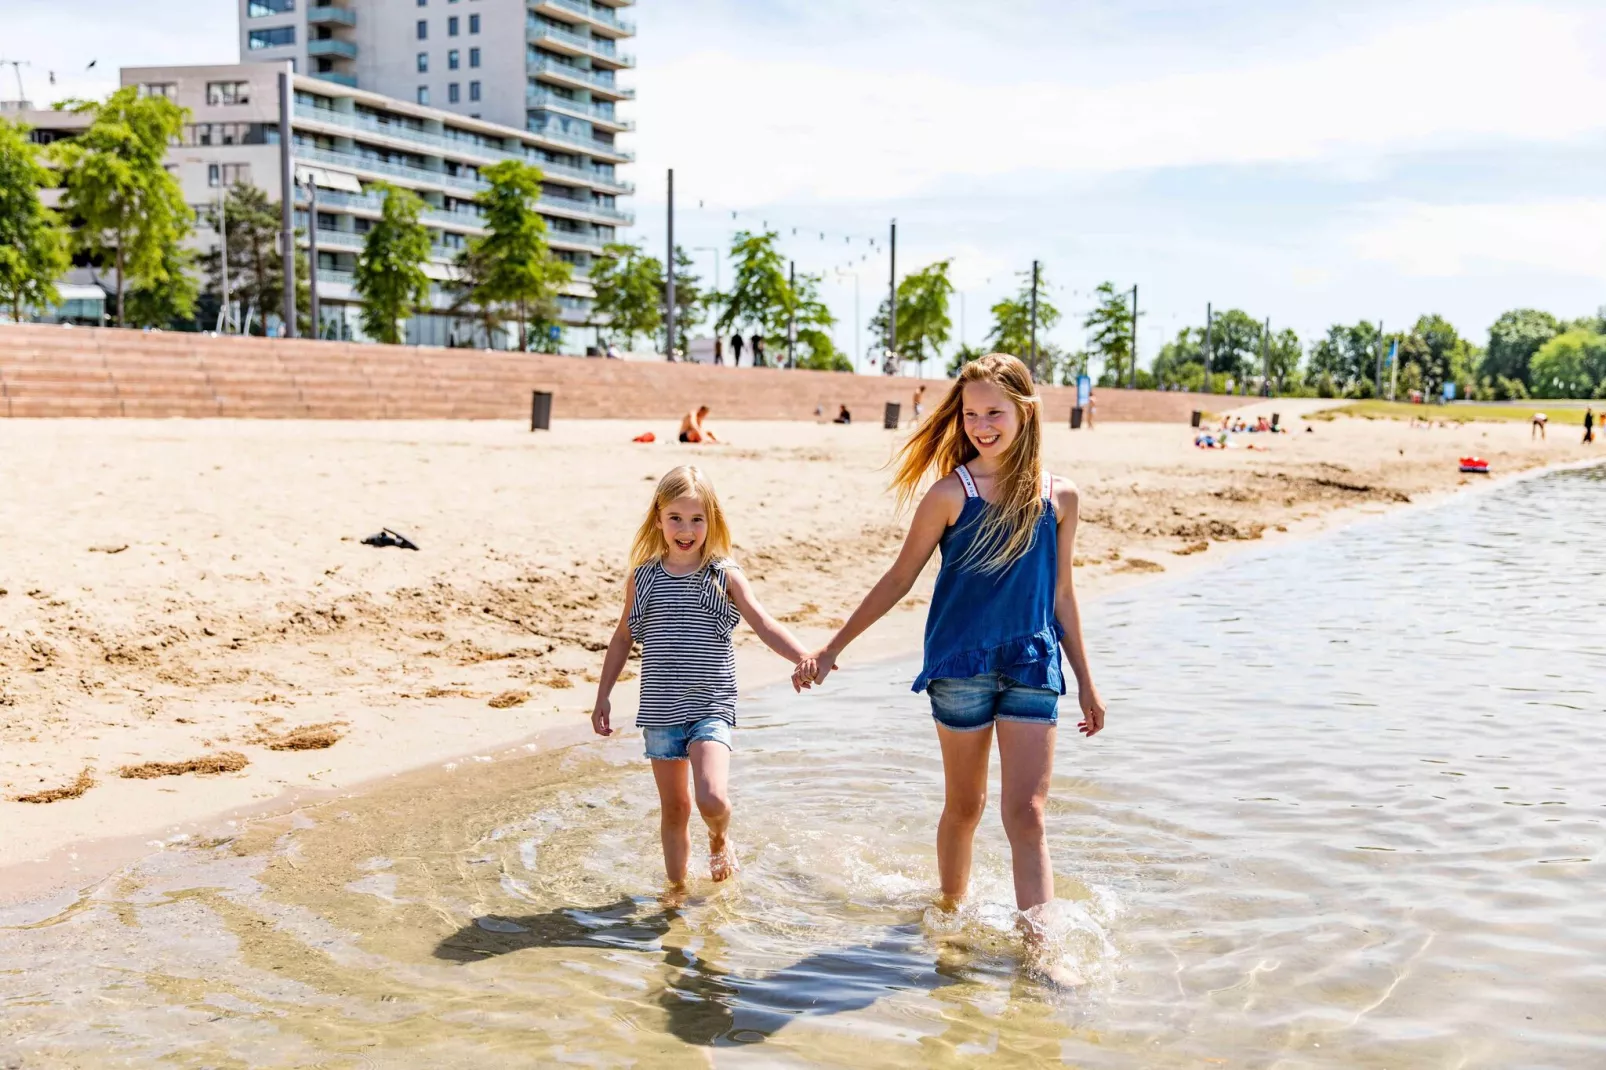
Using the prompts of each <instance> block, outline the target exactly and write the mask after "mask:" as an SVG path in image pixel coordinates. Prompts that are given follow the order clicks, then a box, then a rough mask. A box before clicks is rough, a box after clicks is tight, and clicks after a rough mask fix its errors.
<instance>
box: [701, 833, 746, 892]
mask: <svg viewBox="0 0 1606 1070" xmlns="http://www.w3.org/2000/svg"><path fill="white" fill-rule="evenodd" d="M741 868H742V867H741V866H739V865H737V864H736V847H735V845H733V844H732V843H731V842H730V840H729V839H728V838H727V837H724V836H721V837H719V838H718V839H716V838H715V837H713V836H710V837H708V876H709V877H710V878H711V879H712V880H714V881H715V882H718V881H725V880H730V879H731V877H733V876H735V874H736V872H737V871H738V870H740V869H741Z"/></svg>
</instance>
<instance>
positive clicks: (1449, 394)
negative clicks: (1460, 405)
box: [1444, 383, 1455, 401]
mask: <svg viewBox="0 0 1606 1070" xmlns="http://www.w3.org/2000/svg"><path fill="white" fill-rule="evenodd" d="M1444 400H1445V401H1454V400H1455V384H1454V383H1445V384H1444Z"/></svg>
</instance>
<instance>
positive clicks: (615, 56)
mask: <svg viewBox="0 0 1606 1070" xmlns="http://www.w3.org/2000/svg"><path fill="white" fill-rule="evenodd" d="M525 38H526V39H527V40H528V41H530V42H531V43H532V44H533V43H536V42H542V41H544V42H547V43H550V44H553V45H558V46H560V47H566V48H572V49H575V50H577V51H579V52H583V53H585V54H586V55H588V56H592V57H594V58H600V59H603V60H605V61H607V62H609V63H617V64H619V65H620V66H621V67H634V66H635V65H636V59H635V57H634V56H631V55H628V54H626V53H624V52H620V51H619V49H618V46H617V45H615V44H614V43H613V42H612V41H611V40H609V39H608V38H606V37H586V36H583V35H582V34H578V33H570V32H569V31H567V30H559V29H557V28H555V27H552V26H548V25H547V24H546V23H544V22H531V23H528V24H527V26H526V28H525Z"/></svg>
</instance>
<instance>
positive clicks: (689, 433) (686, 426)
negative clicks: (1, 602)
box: [680, 405, 719, 442]
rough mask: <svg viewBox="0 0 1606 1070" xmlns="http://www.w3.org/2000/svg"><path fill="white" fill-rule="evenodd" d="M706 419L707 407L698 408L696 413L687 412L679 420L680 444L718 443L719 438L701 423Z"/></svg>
mask: <svg viewBox="0 0 1606 1070" xmlns="http://www.w3.org/2000/svg"><path fill="white" fill-rule="evenodd" d="M707 418H708V406H707V405H702V406H699V407H698V409H697V411H696V412H688V413H687V414H686V415H684V416H682V417H681V418H680V441H682V442H718V441H719V436H718V435H716V434H714V432H713V430H712V429H711V428H710V427H709V426H708V425H707V424H706V423H704V422H703V421H704V420H706V419H707Z"/></svg>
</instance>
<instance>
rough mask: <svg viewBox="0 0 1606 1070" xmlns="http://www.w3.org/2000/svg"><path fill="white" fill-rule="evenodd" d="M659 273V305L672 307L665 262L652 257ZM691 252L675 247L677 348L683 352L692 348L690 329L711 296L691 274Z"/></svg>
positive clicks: (700, 320) (704, 310)
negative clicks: (665, 273) (664, 267)
mask: <svg viewBox="0 0 1606 1070" xmlns="http://www.w3.org/2000/svg"><path fill="white" fill-rule="evenodd" d="M649 262H650V263H652V264H653V265H655V266H656V268H657V272H658V306H659V307H660V308H668V307H669V295H668V294H667V293H666V292H665V289H666V286H665V283H664V269H663V265H662V264H660V263H658V261H657V260H650V261H649ZM691 269H692V258H691V254H690V253H688V252H686V250H685V249H683V248H682V247H681V246H679V245H677V246H675V335H676V337H675V347H676V348H677V349H679V350H680V351H681V352H682V353H685V352H687V351H688V350H689V348H690V345H691V332H692V331H693V330H694V329H695V328H696V327H697V325H698V324H699V323H702V322H703V317H704V316H706V315H707V304H708V300H709V295H707V294H705V293H703V288H702V282H703V280H702V279H700V278H699V277H698V276H696V275H694V274H693V273H692V270H691Z"/></svg>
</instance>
